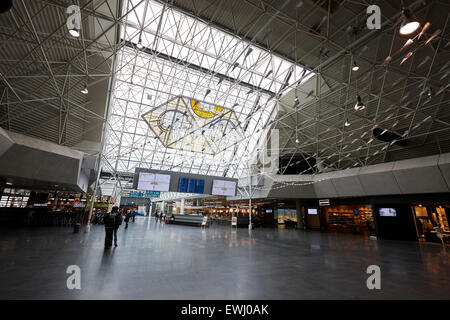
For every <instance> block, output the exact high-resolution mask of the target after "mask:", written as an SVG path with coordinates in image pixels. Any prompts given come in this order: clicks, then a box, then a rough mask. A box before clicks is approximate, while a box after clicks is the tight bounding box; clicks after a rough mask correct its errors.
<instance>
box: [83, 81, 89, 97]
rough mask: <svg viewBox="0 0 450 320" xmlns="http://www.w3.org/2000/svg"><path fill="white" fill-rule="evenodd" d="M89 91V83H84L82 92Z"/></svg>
mask: <svg viewBox="0 0 450 320" xmlns="http://www.w3.org/2000/svg"><path fill="white" fill-rule="evenodd" d="M88 92H89V90H88V86H87V83H85V84H84V88H83V90H81V93H82V94H88Z"/></svg>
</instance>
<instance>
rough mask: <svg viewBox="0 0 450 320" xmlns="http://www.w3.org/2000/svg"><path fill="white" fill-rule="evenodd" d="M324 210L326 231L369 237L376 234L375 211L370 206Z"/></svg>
mask: <svg viewBox="0 0 450 320" xmlns="http://www.w3.org/2000/svg"><path fill="white" fill-rule="evenodd" d="M322 208H323V209H322V210H323V212H324V222H325V225H324V229H326V230H329V231H339V232H352V233H360V234H369V235H371V234H374V233H375V224H374V218H373V209H372V206H370V205H339V206H327V207H322Z"/></svg>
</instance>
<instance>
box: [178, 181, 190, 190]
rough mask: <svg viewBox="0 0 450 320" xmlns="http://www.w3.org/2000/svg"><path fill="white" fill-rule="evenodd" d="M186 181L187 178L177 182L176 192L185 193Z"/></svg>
mask: <svg viewBox="0 0 450 320" xmlns="http://www.w3.org/2000/svg"><path fill="white" fill-rule="evenodd" d="M188 181H189V179H188V178H180V181H179V182H178V192H187V188H188Z"/></svg>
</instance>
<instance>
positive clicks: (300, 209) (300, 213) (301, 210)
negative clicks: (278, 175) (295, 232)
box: [295, 199, 306, 229]
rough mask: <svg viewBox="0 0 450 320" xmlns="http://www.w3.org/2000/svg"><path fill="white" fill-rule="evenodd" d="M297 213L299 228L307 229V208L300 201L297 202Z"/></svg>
mask: <svg viewBox="0 0 450 320" xmlns="http://www.w3.org/2000/svg"><path fill="white" fill-rule="evenodd" d="M295 211H296V213H297V227H298V228H299V229H306V223H305V207H304V206H303V204H302V203H301V201H300V200H299V199H297V200H295Z"/></svg>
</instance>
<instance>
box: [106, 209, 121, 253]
mask: <svg viewBox="0 0 450 320" xmlns="http://www.w3.org/2000/svg"><path fill="white" fill-rule="evenodd" d="M103 221H104V223H105V249H109V248H111V246H112V241H113V235H114V238H115V239H114V240H115V244H116V246H117V229H118V228H119V225H120V223H121V222H122V219H121V217H120V216H119V208H118V207H113V208H112V210H111V212H108V213H107V214H106V215H105V217H104V219H103Z"/></svg>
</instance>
